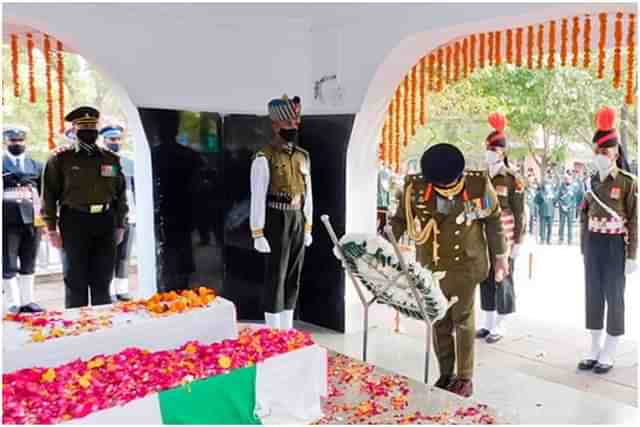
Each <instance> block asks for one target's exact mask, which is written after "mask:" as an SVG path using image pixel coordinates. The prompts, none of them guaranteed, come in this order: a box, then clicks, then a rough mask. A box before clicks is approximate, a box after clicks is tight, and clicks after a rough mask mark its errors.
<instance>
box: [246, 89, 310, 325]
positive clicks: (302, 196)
mask: <svg viewBox="0 0 640 427" xmlns="http://www.w3.org/2000/svg"><path fill="white" fill-rule="evenodd" d="M269 112H270V116H271V118H272V120H274V121H287V120H292V121H293V122H295V123H296V125H295V126H296V127H295V128H291V129H297V123H298V122H299V120H298V119H299V107H297V108H296V105H295V103H292V102H291V101H289V100H288V98H286V97H285V98H283V99H278V100H273V101H271V103H270V104H269ZM312 222H313V199H312V191H311V159H310V157H309V153H308V152H306V151H305V150H303V149H302V148H300V147H298V146H297V145H296V144H295V143H294V142H286V141H283V140H279V139H276V140H274V141H273V142H272V143H270V144H269V145H267V146H265V147H263V148H261V149H260V150H258V151H257V152H256V154H255V156H254V159H253V162H252V165H251V217H250V226H251V233H252V237H253V238H254V243H255V245H256V249H258V250H259V251H261V252H265V253H266V252H269V253H268V255H267V256H266V257H265V292H264V306H265V320H266V321H267V324H268V325H269V326H271V327H273V328H282V329H288V328H291V327H292V323H293V311H294V309H295V305H296V302H297V299H298V292H299V289H300V276H301V273H302V266H303V262H304V252H305V246H308V245H310V244H311V228H312ZM260 245H264V246H266V247H262V246H260ZM267 249H269V250H267Z"/></svg>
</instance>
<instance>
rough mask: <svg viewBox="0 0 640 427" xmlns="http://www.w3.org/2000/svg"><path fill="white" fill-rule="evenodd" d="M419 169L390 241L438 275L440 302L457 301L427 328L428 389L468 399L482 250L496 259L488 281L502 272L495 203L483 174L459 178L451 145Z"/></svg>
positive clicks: (483, 270) (483, 272)
mask: <svg viewBox="0 0 640 427" xmlns="http://www.w3.org/2000/svg"><path fill="white" fill-rule="evenodd" d="M420 163H421V169H422V174H421V175H409V176H407V178H406V181H405V187H404V191H403V195H402V199H401V203H400V206H399V209H398V211H397V212H396V214H395V215H394V216H393V218H392V219H391V225H392V227H393V233H394V235H395V237H396V238H398V239H399V238H400V237H401V236H402V234H403V233H404V232H405V231H408V234H409V237H411V239H413V240H415V242H416V259H417V260H418V261H419V262H420V263H421V264H422V265H424V266H425V267H427V268H429V269H430V270H432V271H445V272H446V275H445V277H444V278H443V279H442V280H441V281H440V287H441V288H442V291H443V293H444V294H445V296H446V297H447V298H451V297H453V296H457V297H458V298H459V300H458V302H457V303H455V304H454V305H453V306H452V307H451V308H450V309H449V311H448V312H447V314H446V316H445V317H444V318H443V319H442V320H440V321H438V322H436V323H435V325H434V328H435V333H434V347H435V352H436V355H437V357H438V362H439V365H440V378H439V379H438V381H437V382H436V386H437V387H440V388H443V389H447V390H449V391H451V392H453V393H456V394H459V395H461V396H466V397H468V396H470V395H471V394H472V393H473V383H472V377H473V366H474V345H475V342H474V341H475V339H474V337H475V313H474V304H475V290H476V285H477V284H478V283H479V282H481V281H482V280H484V279H485V278H486V277H487V275H488V274H489V257H488V254H489V251H491V253H493V254H496V261H495V271H496V273H495V274H496V280H498V281H502V279H503V276H504V275H505V274H506V273H507V271H508V262H507V247H506V243H505V239H504V233H503V231H502V223H501V221H500V204H499V201H498V197H497V195H496V192H495V190H494V189H493V186H492V185H491V182H490V180H489V177H488V176H487V174H486V173H485V172H482V171H465V170H464V165H465V160H464V157H463V155H462V153H461V152H460V150H458V149H457V148H456V147H454V146H453V145H449V144H437V145H434V146H433V147H431V148H429V149H428V150H427V151H426V152H425V153H424V154H423V156H422V159H421V162H420ZM416 220H418V221H419V223H420V231H417V230H416ZM456 367H457V369H456Z"/></svg>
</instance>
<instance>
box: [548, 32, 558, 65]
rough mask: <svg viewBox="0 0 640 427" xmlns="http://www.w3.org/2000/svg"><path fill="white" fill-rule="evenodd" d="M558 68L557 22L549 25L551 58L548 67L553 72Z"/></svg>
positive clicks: (549, 57)
mask: <svg viewBox="0 0 640 427" xmlns="http://www.w3.org/2000/svg"><path fill="white" fill-rule="evenodd" d="M555 66H556V21H551V22H550V23H549V56H548V58H547V67H548V68H549V69H550V70H553V69H554V68H555Z"/></svg>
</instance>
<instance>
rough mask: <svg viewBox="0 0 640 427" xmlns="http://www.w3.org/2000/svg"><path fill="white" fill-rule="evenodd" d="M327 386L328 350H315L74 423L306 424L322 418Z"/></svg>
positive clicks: (271, 360) (274, 359)
mask: <svg viewBox="0 0 640 427" xmlns="http://www.w3.org/2000/svg"><path fill="white" fill-rule="evenodd" d="M326 384H327V356H326V350H324V349H322V348H320V347H318V346H317V345H312V346H309V347H305V348H302V349H299V350H295V351H292V352H290V353H286V354H282V355H278V356H274V357H271V358H269V359H267V360H265V361H264V362H262V363H259V364H257V365H255V366H252V367H248V368H242V369H236V370H233V371H231V372H230V373H228V374H224V375H218V376H214V377H210V378H207V379H204V380H197V381H192V382H189V383H187V384H185V385H183V386H180V387H177V388H174V389H171V390H167V391H163V392H160V393H157V394H153V395H150V396H146V397H144V398H142V399H137V400H134V401H132V402H129V403H128V404H126V405H125V406H120V407H116V408H111V409H107V410H104V411H100V412H96V413H93V414H90V415H89V416H87V417H85V418H82V419H76V420H72V421H71V423H82V424H286V423H291V424H302V423H308V422H310V421H313V420H316V419H318V418H321V417H322V411H321V409H320V397H321V396H326V391H327V389H326Z"/></svg>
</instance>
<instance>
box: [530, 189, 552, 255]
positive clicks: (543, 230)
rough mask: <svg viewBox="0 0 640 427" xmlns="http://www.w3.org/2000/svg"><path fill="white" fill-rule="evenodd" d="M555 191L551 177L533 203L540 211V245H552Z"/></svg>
mask: <svg viewBox="0 0 640 427" xmlns="http://www.w3.org/2000/svg"><path fill="white" fill-rule="evenodd" d="M554 199H555V197H554V190H553V183H552V181H551V177H547V179H546V180H545V182H544V183H543V184H540V186H539V187H538V191H536V195H535V197H534V199H533V201H534V202H535V204H536V208H537V210H538V227H539V232H540V244H541V245H543V244H545V243H546V244H547V245H548V244H550V243H551V234H552V232H553V213H554V210H555V206H554Z"/></svg>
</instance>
